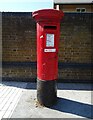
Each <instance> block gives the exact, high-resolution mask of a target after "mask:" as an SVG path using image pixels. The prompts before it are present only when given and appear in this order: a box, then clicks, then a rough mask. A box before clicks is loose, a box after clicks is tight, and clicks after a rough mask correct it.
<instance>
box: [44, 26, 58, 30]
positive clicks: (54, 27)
mask: <svg viewBox="0 0 93 120" xmlns="http://www.w3.org/2000/svg"><path fill="white" fill-rule="evenodd" d="M44 29H53V30H56V29H57V26H44Z"/></svg>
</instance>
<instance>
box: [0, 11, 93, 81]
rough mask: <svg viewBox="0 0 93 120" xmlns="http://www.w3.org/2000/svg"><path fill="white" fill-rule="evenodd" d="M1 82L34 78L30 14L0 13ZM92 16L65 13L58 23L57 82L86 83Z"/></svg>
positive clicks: (32, 30)
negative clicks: (59, 27)
mask: <svg viewBox="0 0 93 120" xmlns="http://www.w3.org/2000/svg"><path fill="white" fill-rule="evenodd" d="M2 14H3V16H2V38H3V40H2V51H3V53H2V59H3V79H4V80H6V79H7V80H11V79H12V80H23V81H24V80H26V81H34V80H35V78H36V26H35V21H34V20H33V19H32V17H31V16H32V15H31V13H29V12H28V13H8V12H5V13H2ZM92 16H93V14H92V13H91V14H88V13H87V14H78V13H66V14H65V17H64V19H63V20H62V21H61V35H60V44H59V73H58V76H59V81H61V82H62V81H74V82H75V81H82V82H83V81H85V82H86V81H88V82H89V81H90V80H91V72H92V70H91V62H92V41H91V37H92V34H91V29H92V27H91V24H92V22H93V19H92Z"/></svg>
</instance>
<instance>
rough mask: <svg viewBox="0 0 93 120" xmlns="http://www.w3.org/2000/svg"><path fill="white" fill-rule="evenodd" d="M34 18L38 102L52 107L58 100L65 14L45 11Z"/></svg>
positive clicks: (57, 11) (36, 12)
mask: <svg viewBox="0 0 93 120" xmlns="http://www.w3.org/2000/svg"><path fill="white" fill-rule="evenodd" d="M32 16H33V18H34V19H35V20H36V23H37V100H38V101H39V102H40V103H41V104H43V105H45V106H50V105H52V104H53V103H54V102H55V101H56V98H57V87H56V81H57V79H58V46H59V37H60V20H61V19H62V18H63V16H64V14H63V12H62V11H59V10H55V9H43V10H38V11H35V12H33V14H32Z"/></svg>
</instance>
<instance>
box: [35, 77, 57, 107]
mask: <svg viewBox="0 0 93 120" xmlns="http://www.w3.org/2000/svg"><path fill="white" fill-rule="evenodd" d="M37 100H38V102H39V103H40V104H41V105H44V106H46V107H50V106H52V105H54V104H55V103H56V101H57V85H56V80H49V81H46V80H39V79H37Z"/></svg>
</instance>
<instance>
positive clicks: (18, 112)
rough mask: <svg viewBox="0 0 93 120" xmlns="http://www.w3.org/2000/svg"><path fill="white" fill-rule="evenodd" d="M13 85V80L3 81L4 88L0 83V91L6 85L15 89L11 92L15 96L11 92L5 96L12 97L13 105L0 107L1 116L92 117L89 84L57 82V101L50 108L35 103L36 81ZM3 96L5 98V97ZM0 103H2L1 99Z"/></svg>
mask: <svg viewBox="0 0 93 120" xmlns="http://www.w3.org/2000/svg"><path fill="white" fill-rule="evenodd" d="M8 84H12V85H8ZM14 85H15V84H14V83H13V82H9V83H8V82H7V83H6V82H4V83H3V87H5V88H3V87H1V86H2V85H1V86H0V91H1V89H2V91H4V89H6V87H8V89H9V87H10V88H12V89H13V91H15V92H12V93H13V94H15V95H14V96H15V97H14V96H12V93H11V95H10V97H7V98H11V99H12V100H10V101H12V103H14V106H13V107H8V109H5V110H4V109H0V116H1V118H93V116H92V114H91V109H92V108H93V104H92V101H91V94H92V91H91V90H93V86H92V85H91V84H79V83H58V90H57V96H58V101H57V103H56V104H55V105H54V106H52V107H50V108H48V107H44V106H40V105H39V104H38V103H37V100H36V83H20V82H19V83H17V82H16V86H14ZM14 88H16V89H17V90H15V89H14ZM6 91H7V90H6ZM10 91H11V90H10ZM18 93H19V94H18ZM1 94H6V92H3V93H2V92H1V93H0V95H1ZM17 95H18V96H17ZM16 96H17V98H16ZM3 98H4V99H6V97H3ZM3 98H2V96H1V97H0V99H3ZM6 101H7V102H6V103H7V104H8V105H7V106H11V104H10V105H9V103H11V102H8V101H9V100H8V99H7V100H6ZM14 101H16V102H14ZM3 104H4V103H3ZM0 105H2V102H1V101H0ZM4 106H6V104H5V105H4ZM3 108H4V107H3ZM6 108H7V107H6ZM9 111H11V114H9V115H7V114H8V113H9ZM1 113H2V114H3V115H1Z"/></svg>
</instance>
